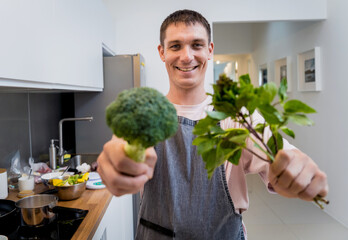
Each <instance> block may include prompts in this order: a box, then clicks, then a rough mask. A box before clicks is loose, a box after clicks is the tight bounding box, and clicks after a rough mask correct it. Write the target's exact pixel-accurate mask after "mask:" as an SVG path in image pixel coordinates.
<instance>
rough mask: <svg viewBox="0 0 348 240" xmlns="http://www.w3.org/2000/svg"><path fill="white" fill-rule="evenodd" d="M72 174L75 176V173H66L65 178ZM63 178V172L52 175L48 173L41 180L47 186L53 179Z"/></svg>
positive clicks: (52, 173)
mask: <svg viewBox="0 0 348 240" xmlns="http://www.w3.org/2000/svg"><path fill="white" fill-rule="evenodd" d="M72 174H74V173H73V172H66V173H64V176H70V175H72ZM61 176H62V172H51V173H46V174H44V175H42V176H41V180H42V182H43V183H44V184H45V185H47V184H48V183H49V181H50V180H51V179H53V178H59V177H61Z"/></svg>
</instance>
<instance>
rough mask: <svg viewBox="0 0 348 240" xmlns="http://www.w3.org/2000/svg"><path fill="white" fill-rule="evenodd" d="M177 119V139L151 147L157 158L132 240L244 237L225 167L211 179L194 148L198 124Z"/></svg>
mask: <svg viewBox="0 0 348 240" xmlns="http://www.w3.org/2000/svg"><path fill="white" fill-rule="evenodd" d="M178 121H179V128H178V131H177V133H176V134H175V136H173V137H172V138H170V139H167V140H166V141H164V142H162V143H160V144H158V145H156V147H155V150H156V153H157V157H158V160H157V163H156V167H155V171H154V176H153V178H152V179H151V180H150V181H148V182H147V183H146V184H145V186H144V193H143V197H142V200H141V204H140V211H139V217H138V229H137V233H136V237H135V239H141V240H142V239H146V240H156V239H174V238H175V239H190V240H194V239H209V240H210V239H232V240H237V239H238V240H239V239H244V235H243V230H242V217H241V215H240V214H236V213H235V210H234V205H233V202H232V198H231V196H230V194H229V191H228V187H227V182H226V176H225V168H224V165H222V166H221V167H219V168H217V169H216V170H215V172H214V174H213V176H212V179H210V180H209V179H208V176H207V172H206V169H205V168H204V162H203V160H202V158H201V157H200V156H199V155H198V154H197V149H196V146H193V145H192V141H193V139H194V138H195V136H194V135H193V134H192V130H193V127H194V125H195V124H196V123H197V121H192V120H190V119H187V118H184V117H178ZM236 184H238V183H236Z"/></svg>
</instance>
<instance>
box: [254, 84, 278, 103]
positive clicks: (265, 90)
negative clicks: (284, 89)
mask: <svg viewBox="0 0 348 240" xmlns="http://www.w3.org/2000/svg"><path fill="white" fill-rule="evenodd" d="M277 90H278V89H277V86H276V85H275V84H274V83H272V82H271V83H266V84H264V85H262V86H261V87H260V88H259V92H258V95H259V101H260V103H261V104H270V103H272V101H273V99H274V97H275V96H276V95H277Z"/></svg>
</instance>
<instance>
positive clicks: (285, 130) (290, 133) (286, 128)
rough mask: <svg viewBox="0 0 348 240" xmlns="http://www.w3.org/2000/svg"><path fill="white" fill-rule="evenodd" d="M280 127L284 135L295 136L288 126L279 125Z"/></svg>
mask: <svg viewBox="0 0 348 240" xmlns="http://www.w3.org/2000/svg"><path fill="white" fill-rule="evenodd" d="M280 129H281V130H282V131H283V132H284V133H285V134H286V135H288V136H290V137H292V138H295V133H294V131H292V130H291V129H290V128H288V127H285V126H283V127H281V128H280Z"/></svg>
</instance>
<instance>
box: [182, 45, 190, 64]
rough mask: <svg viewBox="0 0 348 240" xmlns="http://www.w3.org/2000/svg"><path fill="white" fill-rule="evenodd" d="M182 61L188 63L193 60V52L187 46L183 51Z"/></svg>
mask: <svg viewBox="0 0 348 240" xmlns="http://www.w3.org/2000/svg"><path fill="white" fill-rule="evenodd" d="M180 58H181V61H183V62H185V63H188V62H191V61H192V60H193V51H192V49H191V48H190V47H189V46H185V47H184V48H182V51H181V56H180Z"/></svg>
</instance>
